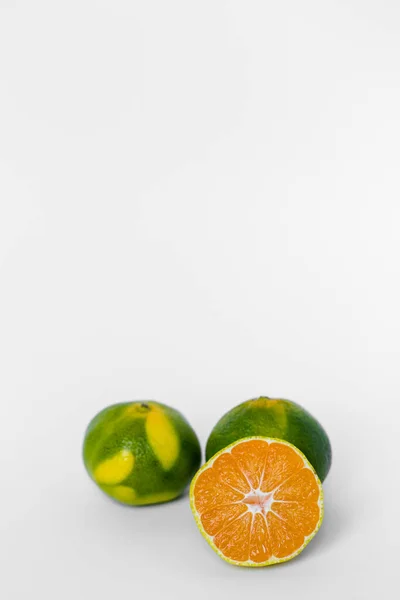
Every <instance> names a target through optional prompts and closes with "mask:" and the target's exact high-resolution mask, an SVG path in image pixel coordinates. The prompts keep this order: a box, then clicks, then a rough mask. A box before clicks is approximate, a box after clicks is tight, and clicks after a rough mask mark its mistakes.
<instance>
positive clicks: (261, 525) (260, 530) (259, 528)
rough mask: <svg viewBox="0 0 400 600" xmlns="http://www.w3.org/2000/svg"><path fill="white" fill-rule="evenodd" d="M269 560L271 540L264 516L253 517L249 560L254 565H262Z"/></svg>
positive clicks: (259, 514) (258, 514)
mask: <svg viewBox="0 0 400 600" xmlns="http://www.w3.org/2000/svg"><path fill="white" fill-rule="evenodd" d="M270 558H271V540H270V537H269V531H268V525H267V521H266V519H265V516H264V515H262V514H261V513H256V514H255V515H254V520H253V525H252V529H251V538H250V552H249V559H250V560H252V561H253V562H255V563H264V562H266V561H268V560H269V559H270Z"/></svg>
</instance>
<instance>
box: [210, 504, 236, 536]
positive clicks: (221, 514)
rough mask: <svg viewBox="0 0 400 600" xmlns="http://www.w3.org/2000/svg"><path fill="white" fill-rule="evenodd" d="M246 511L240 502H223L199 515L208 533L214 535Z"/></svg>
mask: <svg viewBox="0 0 400 600" xmlns="http://www.w3.org/2000/svg"><path fill="white" fill-rule="evenodd" d="M246 512H247V509H246V507H245V506H244V504H242V503H240V504H239V503H238V504H223V505H222V506H217V507H216V508H212V509H211V510H208V511H207V512H205V513H204V514H203V515H202V517H201V522H202V524H203V527H204V528H205V529H206V530H207V531H208V533H209V535H216V534H217V533H218V532H219V531H221V529H223V528H224V527H226V526H227V525H229V524H230V523H231V522H232V521H234V520H235V519H237V518H238V517H240V516H242V515H243V514H244V513H246Z"/></svg>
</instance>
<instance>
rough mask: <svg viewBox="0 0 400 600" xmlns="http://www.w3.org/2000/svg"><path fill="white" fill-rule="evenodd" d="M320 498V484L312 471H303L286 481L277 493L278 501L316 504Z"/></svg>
mask: <svg viewBox="0 0 400 600" xmlns="http://www.w3.org/2000/svg"><path fill="white" fill-rule="evenodd" d="M318 496H319V487H318V483H317V482H316V480H315V476H314V473H313V472H312V471H311V470H310V469H302V470H301V471H299V472H298V473H296V474H295V475H293V476H292V477H290V478H289V479H287V481H284V482H283V483H282V484H281V485H280V486H279V488H278V489H277V491H276V494H275V499H276V500H292V501H294V500H297V501H303V502H304V501H305V500H310V501H314V502H316V501H317V500H318Z"/></svg>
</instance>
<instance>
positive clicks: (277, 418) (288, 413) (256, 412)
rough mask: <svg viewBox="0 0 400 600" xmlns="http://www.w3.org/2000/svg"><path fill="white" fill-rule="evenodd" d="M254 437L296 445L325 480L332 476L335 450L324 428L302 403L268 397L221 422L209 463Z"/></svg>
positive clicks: (242, 406) (209, 448)
mask: <svg viewBox="0 0 400 600" xmlns="http://www.w3.org/2000/svg"><path fill="white" fill-rule="evenodd" d="M252 436H263V437H271V438H278V439H281V440H285V441H286V442H289V443H290V444H293V445H294V446H296V448H298V449H299V450H301V452H302V453H303V454H304V455H305V456H306V458H307V459H308V460H309V461H310V463H311V464H312V466H313V467H314V469H315V470H316V472H317V475H318V477H319V478H320V480H321V481H323V480H324V479H325V478H326V476H327V475H328V471H329V469H330V466H331V462H332V449H331V444H330V441H329V438H328V436H327V434H326V432H325V430H324V429H323V427H322V425H320V423H318V421H317V420H316V419H315V418H314V417H313V416H312V415H310V413H309V412H307V411H306V410H305V409H304V408H302V407H301V406H300V405H299V404H296V403H295V402H292V401H291V400H281V399H273V398H268V397H266V396H262V397H260V398H255V399H253V400H247V401H246V402H243V403H242V404H239V405H238V406H235V408H232V410H230V411H229V412H227V413H226V414H225V415H224V416H223V417H222V418H221V419H220V420H219V421H218V423H217V424H216V425H215V427H214V429H213V430H212V432H211V434H210V437H209V438H208V441H207V446H206V460H209V459H210V458H212V457H213V456H214V454H216V453H217V452H219V451H220V450H222V449H223V448H226V446H229V445H230V444H233V443H234V442H236V441H237V440H239V439H241V438H246V437H252Z"/></svg>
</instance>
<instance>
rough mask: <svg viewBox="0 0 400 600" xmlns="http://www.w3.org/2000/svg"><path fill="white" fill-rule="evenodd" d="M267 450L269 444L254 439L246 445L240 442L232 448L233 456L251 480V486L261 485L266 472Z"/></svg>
mask: <svg viewBox="0 0 400 600" xmlns="http://www.w3.org/2000/svg"><path fill="white" fill-rule="evenodd" d="M267 452H268V446H266V445H265V444H264V443H263V442H261V441H260V440H253V441H251V442H249V443H248V444H246V446H243V445H242V444H238V445H237V446H234V447H233V448H232V456H233V457H234V458H235V459H236V462H237V465H238V467H239V469H240V470H241V471H242V473H243V474H244V476H245V477H246V479H247V481H248V482H249V487H252V488H258V487H259V485H260V481H261V478H262V477H263V474H264V466H265V461H266V458H267Z"/></svg>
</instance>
